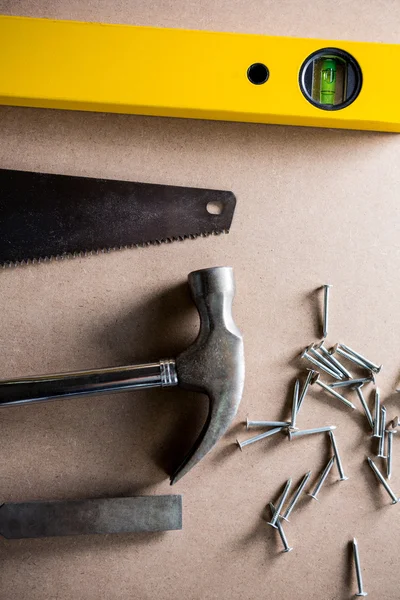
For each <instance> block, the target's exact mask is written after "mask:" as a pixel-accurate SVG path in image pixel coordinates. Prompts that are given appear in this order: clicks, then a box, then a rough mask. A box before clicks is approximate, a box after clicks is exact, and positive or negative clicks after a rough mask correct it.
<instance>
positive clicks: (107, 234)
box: [0, 169, 236, 266]
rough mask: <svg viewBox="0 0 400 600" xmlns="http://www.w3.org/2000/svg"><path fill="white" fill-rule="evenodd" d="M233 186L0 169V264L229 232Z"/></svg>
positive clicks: (233, 201)
mask: <svg viewBox="0 0 400 600" xmlns="http://www.w3.org/2000/svg"><path fill="white" fill-rule="evenodd" d="M235 204H236V199H235V196H234V194H233V193H232V192H228V191H220V190H209V189H201V188H188V187H176V186H169V185H158V184H150V183H137V182H131V181H114V180H109V179H94V178H89V177H73V176H69V175H50V174H44V173H30V172H26V171H12V170H7V169H0V264H2V265H3V266H7V265H8V266H11V265H17V264H19V263H29V262H36V261H38V262H40V261H41V260H50V259H51V258H56V259H57V258H64V257H72V256H82V255H86V254H88V253H89V254H93V253H97V254H98V253H99V252H106V251H107V252H108V251H110V250H112V249H118V248H126V247H132V246H146V245H150V244H160V243H161V242H172V241H174V240H184V239H186V238H196V237H198V236H207V235H210V234H219V233H228V231H229V229H230V226H231V222H232V218H233V213H234V210H235Z"/></svg>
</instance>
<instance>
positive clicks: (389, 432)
mask: <svg viewBox="0 0 400 600" xmlns="http://www.w3.org/2000/svg"><path fill="white" fill-rule="evenodd" d="M395 433H397V430H396V429H393V428H392V429H386V434H387V462H386V474H387V478H388V479H391V478H392V466H393V436H394V434H395Z"/></svg>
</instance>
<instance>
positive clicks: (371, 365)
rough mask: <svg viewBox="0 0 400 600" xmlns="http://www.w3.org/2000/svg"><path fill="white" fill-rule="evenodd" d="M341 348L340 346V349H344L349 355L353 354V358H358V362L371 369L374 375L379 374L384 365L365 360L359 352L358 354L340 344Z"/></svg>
mask: <svg viewBox="0 0 400 600" xmlns="http://www.w3.org/2000/svg"><path fill="white" fill-rule="evenodd" d="M339 346H340V348H342V350H344V351H345V352H347V353H348V354H352V355H353V356H355V357H356V358H358V360H360V361H361V362H363V363H364V365H365V367H366V368H367V369H370V370H371V371H373V372H374V373H379V372H380V370H381V369H382V365H376V364H375V363H373V362H371V361H370V360H368V359H367V358H365V356H363V355H362V354H360V353H359V352H356V351H355V350H353V349H352V348H350V347H349V346H346V344H339Z"/></svg>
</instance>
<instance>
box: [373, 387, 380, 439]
mask: <svg viewBox="0 0 400 600" xmlns="http://www.w3.org/2000/svg"><path fill="white" fill-rule="evenodd" d="M380 413H381V393H380V391H379V389H378V388H377V389H376V390H375V409H374V433H373V437H380V435H381V431H380V427H379V418H380Z"/></svg>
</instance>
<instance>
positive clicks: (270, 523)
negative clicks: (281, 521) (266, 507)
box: [268, 477, 292, 527]
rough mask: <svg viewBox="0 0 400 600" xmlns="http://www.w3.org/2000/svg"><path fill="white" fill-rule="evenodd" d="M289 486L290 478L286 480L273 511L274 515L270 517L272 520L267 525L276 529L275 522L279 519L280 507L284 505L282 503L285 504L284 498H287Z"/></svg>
mask: <svg viewBox="0 0 400 600" xmlns="http://www.w3.org/2000/svg"><path fill="white" fill-rule="evenodd" d="M291 485H292V478H291V477H290V478H289V479H288V480H287V482H286V484H285V488H284V490H283V492H282V496H281V497H280V500H279V502H278V505H277V507H276V509H275V513H274V514H273V516H272V519H271V521H270V522H269V523H268V525H272V527H276V522H277V520H278V518H279V513H280V512H281V510H282V506H283V505H284V503H285V500H286V498H287V495H288V493H289V490H290V486H291Z"/></svg>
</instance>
